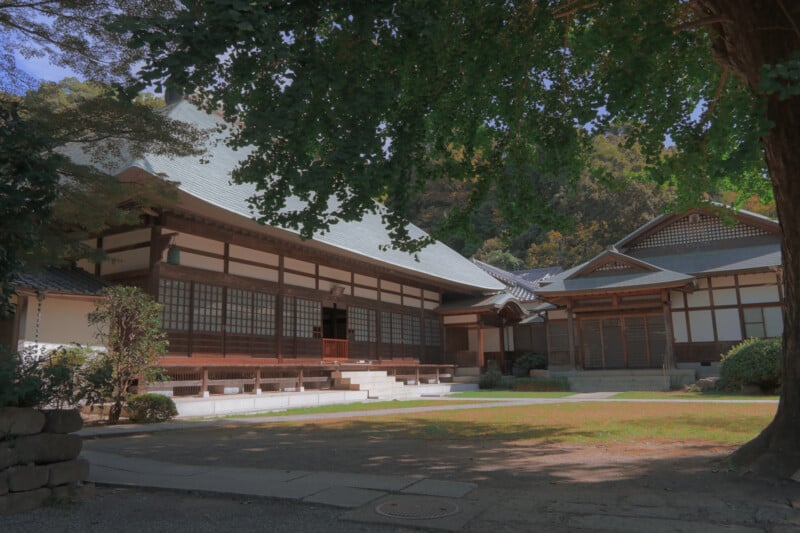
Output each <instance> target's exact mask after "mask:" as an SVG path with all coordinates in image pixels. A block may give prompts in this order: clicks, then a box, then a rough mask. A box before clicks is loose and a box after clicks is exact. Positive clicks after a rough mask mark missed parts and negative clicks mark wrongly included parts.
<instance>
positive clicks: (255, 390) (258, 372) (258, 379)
mask: <svg viewBox="0 0 800 533" xmlns="http://www.w3.org/2000/svg"><path fill="white" fill-rule="evenodd" d="M253 393H255V394H261V369H260V368H256V382H255V384H254V386H253Z"/></svg>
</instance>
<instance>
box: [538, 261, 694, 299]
mask: <svg viewBox="0 0 800 533" xmlns="http://www.w3.org/2000/svg"><path fill="white" fill-rule="evenodd" d="M605 259H614V260H619V261H624V260H629V261H630V264H632V265H634V266H642V267H644V268H637V269H634V268H631V269H627V270H606V271H602V270H593V269H592V268H591V266H592V265H602V264H603V260H605ZM693 279H694V276H690V275H687V274H682V273H680V272H674V271H672V270H667V269H663V268H660V267H659V266H657V265H652V264H647V263H646V262H644V261H642V260H641V259H636V258H633V257H627V256H625V255H624V254H621V253H619V252H617V251H615V250H605V251H603V252H601V253H600V254H598V255H597V256H595V257H593V258H592V259H590V260H589V261H586V262H585V263H582V264H580V265H578V266H576V267H573V268H570V269H569V270H565V271H564V272H562V273H561V274H558V275H556V276H553V277H552V278H549V279H548V280H547V284H546V285H543V286H542V287H540V288H538V289H537V290H536V294H539V295H542V296H544V297H547V296H550V295H556V294H565V293H578V292H602V291H609V290H622V289H631V288H642V287H654V286H665V285H680V284H681V283H689V282H690V281H692V280H693Z"/></svg>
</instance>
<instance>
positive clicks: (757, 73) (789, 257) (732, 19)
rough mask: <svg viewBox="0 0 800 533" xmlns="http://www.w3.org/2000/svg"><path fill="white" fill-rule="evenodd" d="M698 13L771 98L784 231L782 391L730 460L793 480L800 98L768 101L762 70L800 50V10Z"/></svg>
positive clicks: (732, 64)
mask: <svg viewBox="0 0 800 533" xmlns="http://www.w3.org/2000/svg"><path fill="white" fill-rule="evenodd" d="M694 7H695V9H696V10H697V11H698V14H699V15H700V16H701V17H719V18H720V19H721V20H725V22H720V23H716V24H714V25H712V26H711V31H712V38H713V50H714V57H715V59H716V61H717V62H718V63H719V64H720V65H721V66H722V67H723V68H724V69H726V70H728V71H729V72H731V73H732V74H734V75H736V76H738V77H740V78H741V79H743V80H744V81H745V83H747V85H748V86H749V87H750V88H751V90H752V91H753V93H754V94H755V95H756V96H757V97H761V98H765V99H766V103H767V118H768V119H769V120H770V121H771V122H772V123H773V124H774V126H773V127H772V128H771V129H770V130H769V132H768V133H767V134H766V135H765V136H764V137H763V143H764V155H765V159H766V165H767V168H768V170H769V175H770V179H771V180H772V187H773V191H774V194H775V204H776V207H777V211H778V220H779V222H780V225H781V230H782V232H783V233H782V235H783V236H782V241H781V249H782V252H783V279H784V290H785V292H784V308H783V324H784V326H783V384H782V387H781V397H780V404H779V406H778V411H777V413H776V415H775V419H774V420H773V421H772V422H771V423H770V425H769V426H767V428H766V429H764V431H763V432H762V433H761V434H760V435H759V436H758V437H756V438H755V439H754V440H752V441H750V442H749V443H747V444H745V445H744V446H743V447H742V448H740V449H739V450H738V451H737V452H735V453H734V454H733V456H732V461H733V463H734V464H735V465H737V466H740V467H749V468H750V469H751V470H753V471H754V472H757V473H762V474H766V475H771V476H778V477H790V476H792V475H793V474H794V473H795V472H797V471H798V469H800V149H798V147H800V97H798V96H792V97H790V98H787V99H784V100H781V99H780V98H779V97H778V96H777V95H775V94H772V95H763V94H761V90H760V88H759V83H760V81H761V72H762V70H761V69H762V65H774V64H776V63H779V62H782V61H785V60H787V59H788V58H789V57H790V56H791V54H792V53H793V52H797V51H799V50H800V30H798V27H800V5H798V3H797V2H795V1H784V0H760V1H759V0H696V1H695V3H694ZM795 83H797V82H795Z"/></svg>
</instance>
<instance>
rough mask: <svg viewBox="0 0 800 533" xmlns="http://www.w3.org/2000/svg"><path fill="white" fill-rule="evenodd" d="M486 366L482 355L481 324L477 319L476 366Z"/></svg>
mask: <svg viewBox="0 0 800 533" xmlns="http://www.w3.org/2000/svg"><path fill="white" fill-rule="evenodd" d="M485 364H486V360H485V355H484V353H483V324H482V323H481V321H480V318H478V366H479V367H480V368H483V366H484V365H485Z"/></svg>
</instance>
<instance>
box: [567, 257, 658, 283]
mask: <svg viewBox="0 0 800 533" xmlns="http://www.w3.org/2000/svg"><path fill="white" fill-rule="evenodd" d="M655 270H657V269H656V268H655V267H652V266H650V265H647V264H646V263H643V262H641V261H638V260H636V259H633V258H632V257H627V256H624V255H622V254H620V253H618V252H615V251H606V252H603V253H602V254H601V255H599V256H597V257H595V258H594V259H593V260H591V261H589V262H588V263H586V264H585V265H584V266H583V267H582V268H580V269H578V270H577V271H575V272H573V273H572V274H571V275H570V276H568V278H567V279H577V278H587V277H594V276H617V275H624V274H636V273H641V272H653V271H655Z"/></svg>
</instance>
